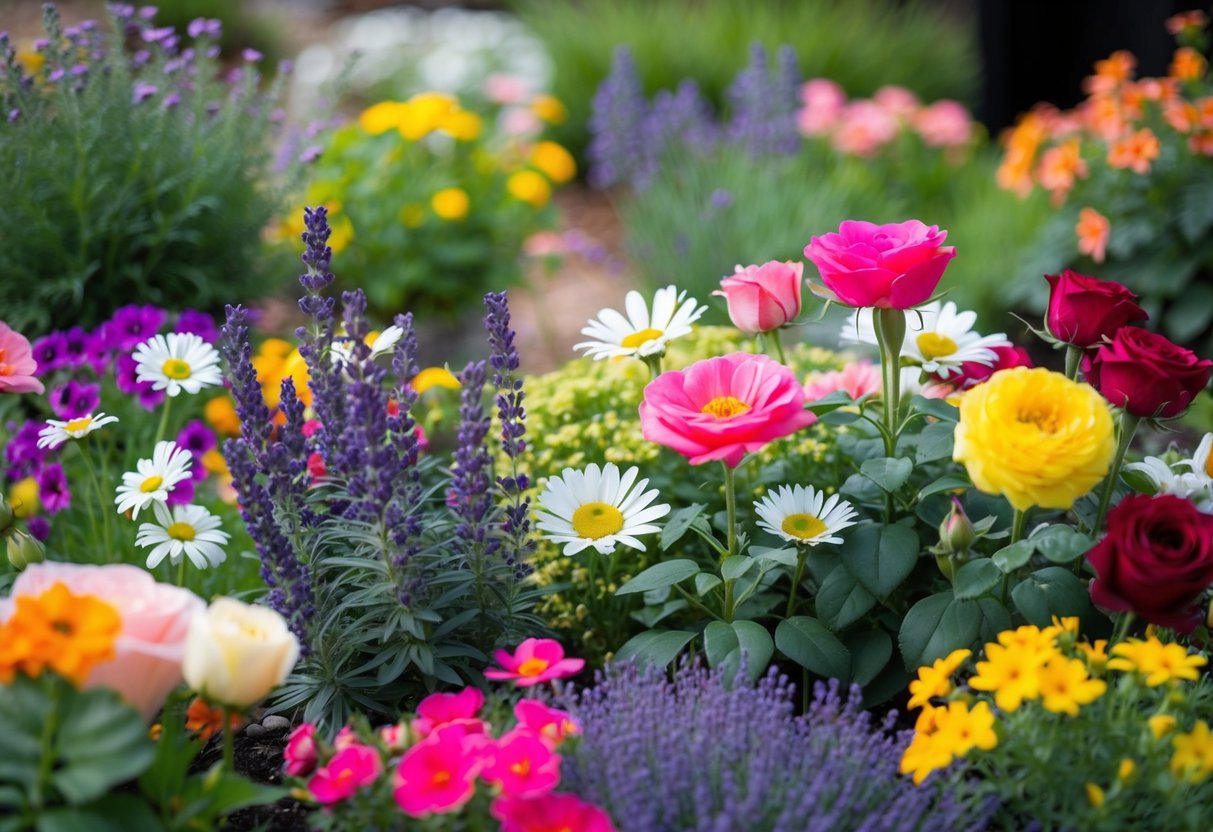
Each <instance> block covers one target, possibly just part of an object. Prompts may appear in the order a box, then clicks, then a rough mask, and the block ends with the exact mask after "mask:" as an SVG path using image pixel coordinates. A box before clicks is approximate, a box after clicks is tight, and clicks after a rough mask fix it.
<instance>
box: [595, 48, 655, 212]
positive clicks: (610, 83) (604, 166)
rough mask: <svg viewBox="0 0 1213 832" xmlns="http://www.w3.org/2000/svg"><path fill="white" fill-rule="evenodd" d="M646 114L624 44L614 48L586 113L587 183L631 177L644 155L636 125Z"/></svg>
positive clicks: (601, 183)
mask: <svg viewBox="0 0 1213 832" xmlns="http://www.w3.org/2000/svg"><path fill="white" fill-rule="evenodd" d="M647 115H648V102H647V101H646V100H645V97H644V90H643V89H642V88H641V86H640V78H639V76H637V74H636V64H635V62H634V61H633V60H632V53H631V50H629V49H628V48H627V47H626V46H619V47H616V49H615V55H614V57H613V58H612V60H611V71H610V73H609V74H608V75H607V77H606V78H605V79H604V80H603V82H602V83H601V84H600V85H599V87H598V91H597V92H596V93H595V94H594V103H593V112H592V115H591V116H590V136H591V138H590V147H589V150H588V154H589V157H590V184H592V185H593V186H594V187H595V188H609V187H610V186H612V185H616V184H619V183H621V182H628V181H631V180H633V179H634V178H635V174H636V172H637V168H638V167H639V166H640V165H642V164H643V163H644V160H645V159H647V158H648V152H647V150H646V148H645V147H644V146H643V144H642V138H641V135H640V125H641V123H642V122H643V121H644V119H645V117H646V116H647Z"/></svg>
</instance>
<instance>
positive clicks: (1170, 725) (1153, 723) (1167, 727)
mask: <svg viewBox="0 0 1213 832" xmlns="http://www.w3.org/2000/svg"><path fill="white" fill-rule="evenodd" d="M1146 724H1147V725H1149V726H1150V733H1151V734H1153V735H1154V739H1156V740H1160V739H1162V738H1163V737H1165V736H1166V735H1167V734H1169V733H1171V731H1173V730H1175V717H1173V716H1171V714H1155V715H1154V716H1152V717H1150V718H1149V719H1147V720H1146Z"/></svg>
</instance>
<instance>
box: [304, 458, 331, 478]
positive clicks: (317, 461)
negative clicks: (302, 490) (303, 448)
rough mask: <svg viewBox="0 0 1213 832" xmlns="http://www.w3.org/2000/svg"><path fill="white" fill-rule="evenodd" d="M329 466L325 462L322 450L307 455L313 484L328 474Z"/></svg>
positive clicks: (309, 474) (308, 469)
mask: <svg viewBox="0 0 1213 832" xmlns="http://www.w3.org/2000/svg"><path fill="white" fill-rule="evenodd" d="M328 472H329V471H328V468H327V467H326V466H325V464H324V454H322V453H320V451H312V452H311V453H310V454H308V456H307V473H308V476H310V477H311V478H312V484H313V485H315V484H316V481H317V480H319V479H322V478H323V477H326V476H328Z"/></svg>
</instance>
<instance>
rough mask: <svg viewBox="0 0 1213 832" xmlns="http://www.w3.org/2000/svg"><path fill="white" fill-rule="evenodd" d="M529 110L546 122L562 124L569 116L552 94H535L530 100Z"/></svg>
mask: <svg viewBox="0 0 1213 832" xmlns="http://www.w3.org/2000/svg"><path fill="white" fill-rule="evenodd" d="M531 112H532V113H534V114H535V115H537V116H539V117H540V118H541V119H543V120H544V121H546V122H547V123H548V124H562V123H563V122H564V120H565V119H567V118H568V117H569V111H568V110H566V109H565V108H564V105H563V104H561V103H560V99H559V98H557V97H556V96H554V95H537V96H535V98H534V99H533V100H532V101H531Z"/></svg>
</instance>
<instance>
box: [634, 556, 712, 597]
mask: <svg viewBox="0 0 1213 832" xmlns="http://www.w3.org/2000/svg"><path fill="white" fill-rule="evenodd" d="M698 573H699V564H697V563H695V561H693V560H687V559H685V558H679V559H677V560H667V561H662V562H661V563H657V564H654V565H652V566H650V567H649V568H648V569H646V570H644V571H643V572H641V573H640V574H639V575H637V576H636V577H635V578H632V580H630V581H628V582H627V583H626V584H624V585H623V586H621V587H619V589H617V590H615V594H616V595H631V594H634V593H637V592H650V591H652V590H654V589H662V588H665V587H669V586H673V585H674V584H676V583H678V582H679V581H685V580H686V579H687V578H689V577H691V576H692V575H697V574H698Z"/></svg>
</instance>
